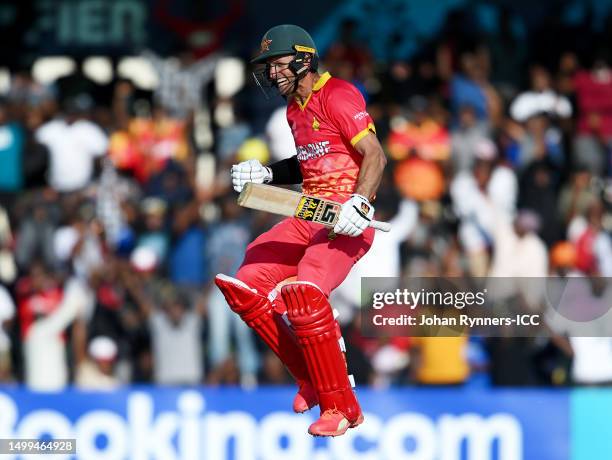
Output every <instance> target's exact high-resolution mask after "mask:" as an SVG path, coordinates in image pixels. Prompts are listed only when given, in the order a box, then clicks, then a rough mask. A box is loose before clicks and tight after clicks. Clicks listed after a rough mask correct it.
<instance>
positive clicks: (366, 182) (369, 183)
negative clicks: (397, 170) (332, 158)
mask: <svg viewBox="0 0 612 460" xmlns="http://www.w3.org/2000/svg"><path fill="white" fill-rule="evenodd" d="M354 147H355V150H357V152H359V153H360V154H361V155H363V161H362V163H361V168H360V169H359V177H358V178H357V186H356V187H355V193H356V194H358V195H361V196H364V197H366V198H367V199H368V200H370V201H371V200H373V199H374V197H375V196H376V191H377V190H378V186H379V185H380V181H381V180H382V176H383V171H384V169H385V165H386V164H387V158H386V157H385V152H384V151H383V148H382V146H381V145H380V142H379V141H378V138H377V137H376V135H375V134H374V133H372V132H370V133H368V134H367V135H366V136H365V137H363V138H362V139H361V140H359V142H357V143H356V144H355V146H354Z"/></svg>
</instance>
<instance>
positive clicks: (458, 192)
mask: <svg viewBox="0 0 612 460" xmlns="http://www.w3.org/2000/svg"><path fill="white" fill-rule="evenodd" d="M475 156H476V159H477V160H476V162H475V163H474V167H473V168H472V171H471V172H461V173H459V174H457V176H455V178H454V179H453V182H452V183H451V186H450V194H451V198H452V202H453V207H454V209H455V212H456V213H457V215H458V217H459V219H460V222H459V240H460V242H461V245H462V247H463V248H464V249H465V251H466V252H467V257H468V261H469V265H470V273H471V274H472V276H485V275H486V273H487V271H488V264H489V262H488V253H487V250H488V247H489V246H490V244H491V242H492V239H493V229H494V227H495V225H496V219H495V215H499V216H500V217H501V218H504V219H510V218H511V217H512V215H513V214H514V210H515V207H516V199H517V189H518V184H517V180H516V176H515V174H514V172H513V171H512V170H511V169H510V168H507V167H505V166H502V165H500V164H498V163H497V162H496V159H497V147H496V146H495V144H493V142H491V141H490V140H488V139H482V140H481V141H480V142H479V143H478V146H477V150H476V152H475Z"/></svg>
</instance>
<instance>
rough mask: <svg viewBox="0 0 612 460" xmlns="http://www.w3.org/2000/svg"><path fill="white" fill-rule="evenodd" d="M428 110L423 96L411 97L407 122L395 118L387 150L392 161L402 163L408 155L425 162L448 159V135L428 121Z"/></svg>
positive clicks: (442, 128)
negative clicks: (416, 156) (417, 156)
mask: <svg viewBox="0 0 612 460" xmlns="http://www.w3.org/2000/svg"><path fill="white" fill-rule="evenodd" d="M428 107H429V104H428V102H427V99H425V98H424V97H423V96H413V97H412V98H411V99H410V102H409V111H410V116H409V118H410V121H406V120H405V119H403V118H401V117H398V118H396V121H395V123H394V124H393V125H392V128H391V134H390V135H389V142H388V150H389V153H390V154H391V157H392V158H393V159H394V160H403V159H405V158H407V157H408V156H409V155H411V154H415V155H419V156H420V157H421V158H423V159H425V160H436V161H443V160H447V159H448V157H449V154H450V142H449V135H448V131H447V129H446V128H445V127H444V126H441V125H440V124H439V123H438V122H437V121H436V120H434V119H433V118H432V117H431V115H430V114H429V112H428Z"/></svg>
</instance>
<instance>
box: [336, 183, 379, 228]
mask: <svg viewBox="0 0 612 460" xmlns="http://www.w3.org/2000/svg"><path fill="white" fill-rule="evenodd" d="M372 217H374V206H372V205H371V204H370V202H369V201H368V199H367V198H366V197H365V196H362V195H358V194H356V193H355V194H353V195H351V198H350V199H349V200H348V201H347V202H346V203H344V204H343V205H342V209H340V216H339V217H338V222H336V225H335V227H334V233H336V234H337V235H348V236H359V235H361V234H362V233H363V231H364V230H365V229H366V228H368V225H369V224H370V221H371V220H372Z"/></svg>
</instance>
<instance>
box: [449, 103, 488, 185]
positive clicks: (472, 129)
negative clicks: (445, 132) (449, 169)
mask: <svg viewBox="0 0 612 460" xmlns="http://www.w3.org/2000/svg"><path fill="white" fill-rule="evenodd" d="M489 134H490V133H489V127H488V125H487V123H486V121H479V120H478V118H477V117H476V111H475V109H474V106H472V105H469V104H467V105H463V106H461V107H460V108H459V124H458V126H457V128H456V129H454V130H453V131H452V134H451V161H452V164H453V170H454V172H455V173H458V172H461V171H467V170H470V169H472V167H473V166H474V161H475V159H476V158H475V152H476V149H477V147H478V143H479V142H480V140H481V139H483V138H488V137H489Z"/></svg>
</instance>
